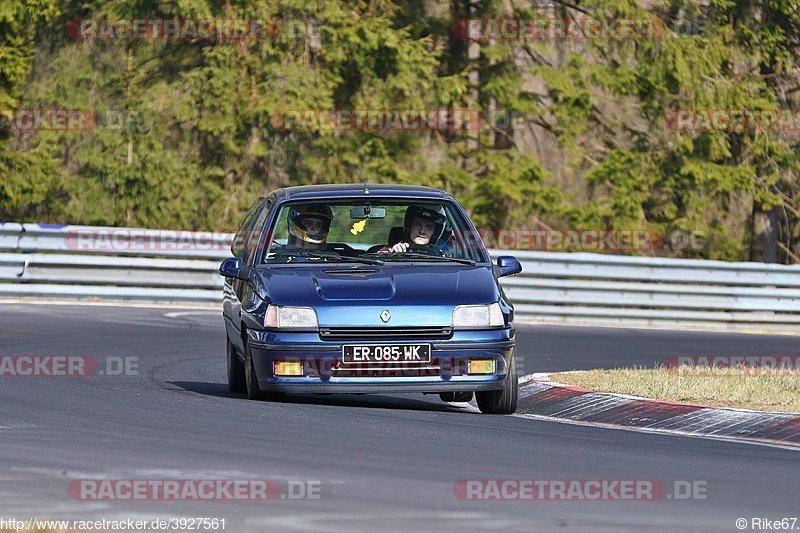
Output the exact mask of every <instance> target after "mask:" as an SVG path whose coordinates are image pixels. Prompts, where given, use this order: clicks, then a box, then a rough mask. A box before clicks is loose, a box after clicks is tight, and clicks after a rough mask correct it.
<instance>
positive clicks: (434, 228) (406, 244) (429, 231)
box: [380, 205, 447, 254]
mask: <svg viewBox="0 0 800 533" xmlns="http://www.w3.org/2000/svg"><path fill="white" fill-rule="evenodd" d="M446 223H447V217H445V216H444V214H443V213H441V212H439V211H435V210H433V209H429V208H427V207H420V206H416V205H412V206H409V207H408V209H406V215H405V218H404V219H403V239H402V240H401V241H400V242H398V243H396V244H394V245H392V246H389V247H386V248H382V249H381V250H380V251H381V252H394V253H403V252H407V251H414V249H415V248H417V249H421V251H424V252H429V253H436V254H438V253H439V250H438V248H437V247H436V245H437V243H438V242H439V239H440V238H441V236H442V234H443V233H444V228H445V224H446Z"/></svg>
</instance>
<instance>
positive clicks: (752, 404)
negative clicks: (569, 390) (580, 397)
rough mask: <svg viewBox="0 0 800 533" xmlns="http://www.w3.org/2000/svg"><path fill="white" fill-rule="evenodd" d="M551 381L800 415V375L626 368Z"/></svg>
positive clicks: (558, 375)
mask: <svg viewBox="0 0 800 533" xmlns="http://www.w3.org/2000/svg"><path fill="white" fill-rule="evenodd" d="M550 379H551V380H553V381H555V382H558V383H564V384H565V385H574V386H577V387H584V388H587V389H591V390H594V391H597V392H611V393H616V394H630V395H632V396H642V397H644V398H652V399H654V400H666V401H671V402H683V403H694V404H700V405H707V406H710V407H738V408H743V409H753V410H757V411H783V412H790V413H800V371H797V370H786V371H781V372H780V373H766V372H761V373H758V372H754V370H753V369H752V368H750V369H747V368H742V369H737V368H719V369H715V368H681V369H676V368H655V369H652V368H624V369H617V370H587V371H578V372H559V373H556V374H552V375H551V376H550Z"/></svg>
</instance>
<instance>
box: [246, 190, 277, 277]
mask: <svg viewBox="0 0 800 533" xmlns="http://www.w3.org/2000/svg"><path fill="white" fill-rule="evenodd" d="M271 207H272V200H270V201H269V202H268V203H267V205H266V206H264V207H263V208H262V209H261V211H260V212H259V213H258V217H257V218H256V220H255V222H254V223H253V225H252V226H251V229H250V237H249V238H248V239H247V240H246V242H245V245H244V250H245V252H244V256H243V257H242V260H243V261H244V264H245V265H249V264H250V258H251V257H253V255H254V254H255V252H256V247H257V246H258V243H259V242H260V240H261V239H260V237H261V234H262V233H263V231H264V222H265V221H266V219H267V216H268V215H269V212H270V209H271Z"/></svg>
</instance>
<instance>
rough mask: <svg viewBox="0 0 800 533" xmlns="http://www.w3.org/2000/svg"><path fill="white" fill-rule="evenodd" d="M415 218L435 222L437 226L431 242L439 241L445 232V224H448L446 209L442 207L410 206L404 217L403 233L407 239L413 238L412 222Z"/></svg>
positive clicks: (433, 243)
mask: <svg viewBox="0 0 800 533" xmlns="http://www.w3.org/2000/svg"><path fill="white" fill-rule="evenodd" d="M415 218H422V219H425V220H430V221H431V222H433V223H434V224H435V227H434V229H433V235H431V242H430V244H431V245H435V244H436V243H437V242H439V239H440V238H441V237H442V234H443V233H444V228H445V225H446V224H447V217H446V216H445V215H444V209H443V208H442V207H437V208H435V209H431V208H429V207H422V206H419V205H410V206H408V209H406V216H405V218H404V219H403V235H405V238H406V239H410V238H411V222H412V221H413V220H414V219H415Z"/></svg>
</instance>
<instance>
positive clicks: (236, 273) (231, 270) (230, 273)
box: [219, 257, 250, 281]
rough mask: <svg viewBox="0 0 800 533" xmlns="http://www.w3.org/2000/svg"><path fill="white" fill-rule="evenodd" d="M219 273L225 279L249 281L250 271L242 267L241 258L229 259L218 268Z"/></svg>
mask: <svg viewBox="0 0 800 533" xmlns="http://www.w3.org/2000/svg"><path fill="white" fill-rule="evenodd" d="M219 273H220V274H221V275H222V276H224V277H226V278H235V279H242V280H245V281H247V280H248V279H250V269H249V268H244V267H243V266H242V258H241V257H229V258H228V259H226V260H225V261H223V262H222V264H221V265H220V266H219Z"/></svg>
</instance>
